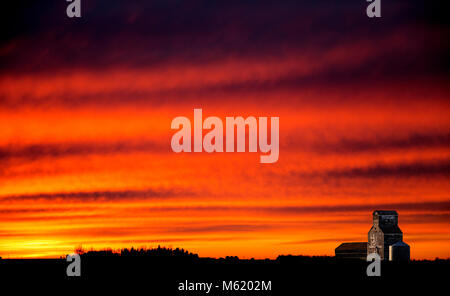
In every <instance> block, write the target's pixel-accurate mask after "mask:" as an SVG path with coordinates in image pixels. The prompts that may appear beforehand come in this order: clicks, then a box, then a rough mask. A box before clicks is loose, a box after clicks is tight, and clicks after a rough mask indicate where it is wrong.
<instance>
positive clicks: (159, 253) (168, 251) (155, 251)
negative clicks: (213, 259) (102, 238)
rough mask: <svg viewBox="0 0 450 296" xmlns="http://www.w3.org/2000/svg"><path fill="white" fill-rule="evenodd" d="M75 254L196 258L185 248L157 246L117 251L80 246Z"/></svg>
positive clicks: (88, 255)
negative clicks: (87, 249)
mask: <svg viewBox="0 0 450 296" xmlns="http://www.w3.org/2000/svg"><path fill="white" fill-rule="evenodd" d="M75 252H76V253H77V254H80V255H81V256H83V257H109V256H117V257H119V256H120V257H158V258H161V257H177V258H180V257H183V258H198V255H197V254H194V253H191V252H188V251H187V250H185V249H180V248H176V249H172V248H166V247H161V246H158V247H157V248H136V249H135V248H134V247H131V248H130V249H128V248H124V249H120V250H118V251H115V250H112V249H106V250H97V251H96V250H89V251H87V252H86V251H84V250H83V249H82V248H77V249H76V250H75Z"/></svg>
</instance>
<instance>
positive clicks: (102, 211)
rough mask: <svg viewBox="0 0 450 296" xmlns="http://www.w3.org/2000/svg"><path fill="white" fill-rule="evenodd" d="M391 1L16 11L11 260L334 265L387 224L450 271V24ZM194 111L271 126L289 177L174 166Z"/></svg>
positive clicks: (0, 68) (0, 169) (3, 207)
mask: <svg viewBox="0 0 450 296" xmlns="http://www.w3.org/2000/svg"><path fill="white" fill-rule="evenodd" d="M8 2H12V1H8ZM431 2H433V3H434V4H433V3H431ZM382 3H383V4H382V17H381V18H378V19H370V18H368V17H367V16H366V6H367V2H366V1H365V0H348V1H265V0H261V1H250V0H245V1H231V0H228V1H174V0H169V1H168V0H165V1H91V0H89V1H86V0H84V1H83V0H82V17H81V18H79V19H70V18H68V17H67V16H66V5H67V4H68V2H66V1H17V3H15V4H12V3H11V4H8V5H11V6H8V5H6V6H5V8H2V14H3V16H2V18H1V20H0V22H1V25H2V28H6V33H3V34H2V38H1V43H0V256H1V257H3V258H27V257H59V256H61V255H64V254H67V253H71V252H73V251H74V249H75V248H76V247H78V246H82V247H83V248H84V249H90V248H94V249H103V248H113V249H119V248H124V247H131V246H134V247H141V246H146V247H155V246H158V245H161V246H166V247H174V248H175V247H180V248H185V249H187V250H189V251H191V252H194V253H198V254H199V255H200V256H213V257H220V256H227V255H233V256H234V255H236V256H239V257H242V258H251V257H255V258H275V257H276V256H277V255H279V254H304V255H334V249H335V248H336V247H337V246H338V245H339V244H340V243H341V242H351V241H367V233H368V231H369V230H370V227H371V224H372V212H373V210H375V209H383V210H397V212H398V213H399V226H400V228H401V230H402V231H403V233H404V241H405V242H406V243H408V244H409V245H410V246H411V257H412V258H414V259H424V258H428V259H433V258H435V257H441V258H447V257H450V227H449V226H450V79H449V77H450V76H449V73H450V68H449V66H450V56H449V52H450V38H448V35H449V32H450V29H449V28H450V26H449V21H448V16H447V15H445V13H446V11H445V10H441V9H439V8H440V7H439V6H438V5H439V1H425V0H424V1H406V0H398V1H383V2H382ZM194 108H201V109H202V110H203V117H207V116H218V117H220V118H222V119H224V118H225V117H226V116H243V117H247V116H255V117H258V116H267V117H272V116H278V117H279V118H280V156H279V160H278V162H276V163H273V164H261V163H260V161H259V157H260V153H259V152H258V153H211V154H210V153H205V152H203V153H174V152H173V151H172V149H171V146H170V141H171V137H172V135H173V134H174V132H175V131H174V130H171V128H170V125H171V121H172V119H173V118H175V117H177V116H187V117H189V118H191V119H193V110H194Z"/></svg>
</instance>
